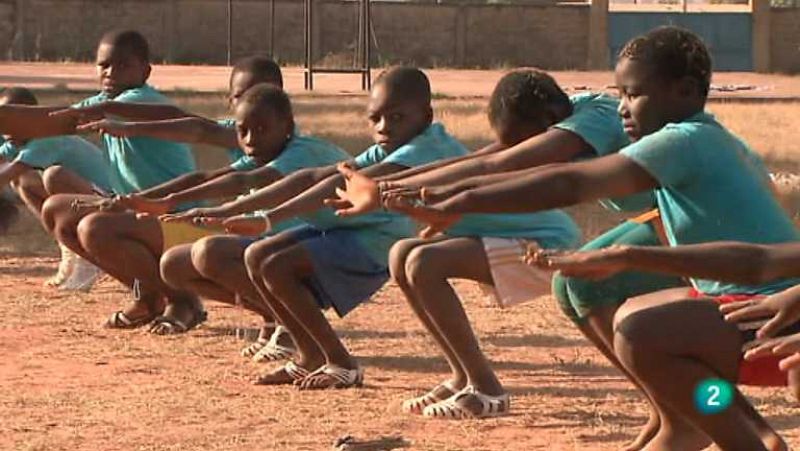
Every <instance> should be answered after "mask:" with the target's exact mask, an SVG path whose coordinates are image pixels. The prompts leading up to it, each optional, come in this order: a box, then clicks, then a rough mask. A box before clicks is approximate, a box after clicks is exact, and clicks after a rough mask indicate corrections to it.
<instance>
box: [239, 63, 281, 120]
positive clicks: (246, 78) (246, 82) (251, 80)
mask: <svg viewBox="0 0 800 451" xmlns="http://www.w3.org/2000/svg"><path fill="white" fill-rule="evenodd" d="M258 83H270V84H274V83H272V82H270V81H269V80H256V78H255V77H254V76H253V74H252V73H250V72H245V71H239V72H235V73H233V74H232V75H231V86H230V90H229V91H228V106H229V107H230V109H231V111H236V105H238V104H239V99H240V98H242V96H243V95H244V93H245V92H247V90H248V89H250V88H252V87H253V86H255V85H257V84H258ZM276 86H277V85H276Z"/></svg>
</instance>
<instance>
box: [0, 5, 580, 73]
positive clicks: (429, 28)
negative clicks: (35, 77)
mask: <svg viewBox="0 0 800 451" xmlns="http://www.w3.org/2000/svg"><path fill="white" fill-rule="evenodd" d="M18 3H22V4H23V5H22V6H20V5H18ZM14 5H17V6H16V7H17V8H21V9H22V11H23V12H22V14H23V16H24V20H23V21H22V23H21V25H22V34H23V38H22V41H21V47H22V49H23V50H24V56H25V57H26V58H27V59H45V60H58V59H71V60H89V59H91V58H92V57H93V53H94V46H95V44H96V41H97V39H98V38H99V36H100V35H102V34H103V32H105V31H107V30H109V29H112V28H121V27H124V28H134V29H138V30H140V31H142V32H143V33H144V34H145V35H146V36H147V37H148V39H149V40H150V42H151V45H152V48H153V54H154V56H155V58H156V59H157V60H158V59H163V60H166V61H173V62H198V63H222V62H224V61H225V59H226V56H227V21H226V14H227V1H226V0H0V55H1V54H6V53H8V49H9V48H11V47H12V36H13V35H14V30H15V19H14V17H15V6H14ZM372 17H373V26H374V29H375V38H376V40H377V51H374V52H373V54H374V55H375V60H376V62H378V63H395V62H407V63H416V64H419V65H424V66H439V65H447V66H462V67H486V66H496V65H536V66H540V67H544V68H550V69H567V68H570V69H582V68H585V67H586V61H587V57H588V55H587V52H588V42H589V36H588V34H589V31H588V30H589V6H588V5H577V6H555V5H541V6H537V5H529V6H483V5H457V4H446V5H432V4H429V3H428V4H424V3H410V4H409V3H403V4H401V3H390V2H376V3H373V6H372ZM268 20H269V8H268V3H267V2H266V1H264V0H236V1H235V2H234V24H235V27H234V28H235V30H234V33H233V43H234V44H233V49H232V53H233V56H234V57H237V56H242V55H246V54H252V53H255V52H265V51H267V50H268V49H269V36H270V34H269V29H268V23H269V22H268ZM314 29H315V32H316V34H315V47H316V48H315V56H316V57H317V59H318V60H322V61H323V62H328V63H331V64H334V65H335V64H337V63H338V64H342V63H345V62H348V61H351V60H352V49H353V46H354V44H355V39H356V5H355V4H353V3H352V2H341V1H337V0H321V1H320V2H319V7H318V8H317V9H316V10H315V21H314ZM275 36H276V42H275V46H274V48H275V55H276V57H277V58H278V59H279V60H280V61H282V62H284V63H301V62H302V61H303V55H304V54H303V2H302V1H300V0H277V1H276V21H275ZM520 42H522V43H524V44H523V45H520Z"/></svg>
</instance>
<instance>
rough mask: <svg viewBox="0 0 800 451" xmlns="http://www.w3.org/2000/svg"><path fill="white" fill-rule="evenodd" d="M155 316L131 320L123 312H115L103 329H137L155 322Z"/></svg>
mask: <svg viewBox="0 0 800 451" xmlns="http://www.w3.org/2000/svg"><path fill="white" fill-rule="evenodd" d="M153 318H154V316H153V315H144V316H141V317H138V318H131V317H130V316H128V315H127V314H126V313H125V312H123V311H122V310H120V311H118V312H114V313H112V314H111V316H110V317H109V318H108V319H107V320H106V322H105V324H103V327H105V328H106V329H136V328H137V327H141V326H144V325H145V324H147V323H149V322H150V321H153Z"/></svg>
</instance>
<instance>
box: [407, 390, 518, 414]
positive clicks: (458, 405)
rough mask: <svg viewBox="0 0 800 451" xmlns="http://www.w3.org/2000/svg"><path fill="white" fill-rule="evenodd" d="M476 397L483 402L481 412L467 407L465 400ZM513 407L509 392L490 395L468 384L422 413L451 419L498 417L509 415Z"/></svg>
mask: <svg viewBox="0 0 800 451" xmlns="http://www.w3.org/2000/svg"><path fill="white" fill-rule="evenodd" d="M470 397H472V398H474V399H476V400H478V401H479V402H480V404H481V410H480V412H477V413H475V412H472V411H471V410H469V409H468V408H467V407H465V404H466V403H465V402H464V401H465V400H466V399H468V398H470ZM510 407H511V401H510V399H509V397H508V393H503V394H502V395H500V396H489V395H487V394H485V393H481V392H479V391H478V390H477V389H476V388H475V387H474V386H472V385H467V386H466V387H464V389H463V390H461V391H460V392H458V393H456V394H455V395H453V396H451V397H449V398H447V399H445V400H444V401H441V402H439V403H436V404H433V405H431V406H428V407H426V408H425V409H424V410H423V411H422V415H423V416H426V417H428V418H446V419H451V420H463V419H481V418H496V417H500V416H503V415H507V414H508V411H509V410H510Z"/></svg>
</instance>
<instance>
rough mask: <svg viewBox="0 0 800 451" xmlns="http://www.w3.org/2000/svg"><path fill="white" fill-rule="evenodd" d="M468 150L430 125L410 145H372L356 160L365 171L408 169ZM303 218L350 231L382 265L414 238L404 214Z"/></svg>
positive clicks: (323, 212)
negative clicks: (382, 166) (393, 249)
mask: <svg viewBox="0 0 800 451" xmlns="http://www.w3.org/2000/svg"><path fill="white" fill-rule="evenodd" d="M466 154H467V149H466V148H465V147H464V146H463V145H462V144H461V143H460V142H458V141H457V140H456V139H455V138H453V137H452V136H450V135H449V134H448V133H447V131H446V130H445V128H444V126H442V125H441V124H439V123H434V124H431V125H430V126H429V127H428V128H426V129H425V131H423V132H422V133H420V134H419V135H417V136H416V137H414V139H412V140H411V141H409V142H408V143H406V144H404V145H402V146H400V147H398V148H397V149H395V151H394V152H392V153H390V154H387V153H386V151H385V150H384V149H383V148H382V147H381V146H380V145H377V144H376V145H373V146H370V147H369V148H367V149H366V150H365V151H363V152H362V153H360V154H359V155H358V156H356V157H355V160H354V164H355V165H356V166H357V167H358V168H365V167H368V166H372V165H375V164H378V163H387V164H396V165H398V166H403V167H406V168H411V167H415V166H421V165H424V164H428V163H431V162H434V161H437V160H441V159H444V158H453V157H458V156H461V155H466ZM302 219H303V220H304V221H306V222H308V223H309V224H312V225H313V226H314V227H316V228H318V229H321V230H327V229H332V228H348V229H352V230H353V231H354V233H356V239H357V240H358V242H359V243H361V244H362V245H363V246H364V249H365V250H366V251H367V252H368V253H369V255H370V257H372V259H373V260H375V261H376V262H378V263H381V264H383V265H388V264H389V249H390V248H391V247H392V245H393V244H394V243H395V242H396V241H398V240H401V239H403V238H408V237H410V236H413V234H414V231H415V226H414V223H413V222H412V221H411V219H410V218H408V217H407V216H405V215H399V214H396V213H390V212H385V211H376V212H373V213H368V214H365V215H361V216H355V217H352V218H340V217H338V216H336V215H335V214H334V213H333V210H331V209H330V208H327V207H326V208H322V209H320V210H318V211H316V212H314V213H313V214H311V215H304V216H303V217H302Z"/></svg>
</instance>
